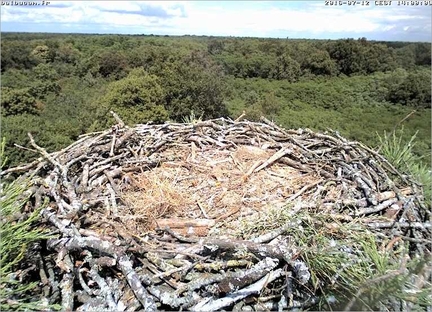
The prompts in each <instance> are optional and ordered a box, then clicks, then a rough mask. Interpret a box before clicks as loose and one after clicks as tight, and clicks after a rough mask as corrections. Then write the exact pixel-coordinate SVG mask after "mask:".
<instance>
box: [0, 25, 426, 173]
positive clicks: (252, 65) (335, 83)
mask: <svg viewBox="0 0 432 312" xmlns="http://www.w3.org/2000/svg"><path fill="white" fill-rule="evenodd" d="M1 93H2V97H1V108H2V110H1V115H2V127H1V128H2V129H1V130H2V136H3V137H5V138H6V142H7V148H6V154H7V156H8V159H9V163H8V164H7V166H11V165H16V164H18V163H21V162H24V161H29V160H31V159H33V158H34V157H36V155H35V153H33V152H32V151H31V150H27V149H24V148H17V147H16V145H19V146H22V147H26V146H27V147H28V141H29V139H28V136H27V132H32V134H33V135H34V137H35V140H36V141H37V142H38V144H39V145H41V146H44V147H46V148H47V150H48V151H54V150H56V149H60V148H62V147H64V146H66V145H67V144H70V143H71V142H73V141H74V140H76V139H77V138H78V136H79V135H81V134H83V133H86V132H89V131H96V130H100V129H102V128H105V127H108V126H110V125H112V122H113V121H112V120H111V115H110V114H109V111H110V110H114V111H116V112H117V113H118V114H119V115H120V116H121V117H122V118H123V119H124V120H125V121H126V122H127V123H129V124H131V125H132V124H135V123H147V122H157V123H160V122H165V121H168V120H172V121H183V120H184V119H185V118H187V117H188V116H190V115H191V113H193V114H195V116H202V118H215V117H220V116H224V117H231V118H237V117H238V115H240V114H241V113H242V112H243V111H246V113H247V115H246V118H247V119H256V118H259V116H260V115H265V116H266V117H268V118H271V119H273V120H275V121H276V122H278V123H280V124H282V126H284V127H294V128H299V127H301V128H311V129H313V130H320V131H324V130H326V129H328V128H332V129H334V130H338V131H340V132H341V134H343V135H345V136H347V137H349V138H351V139H355V140H359V141H362V142H364V143H366V144H368V145H376V144H378V140H377V136H376V133H380V134H382V133H383V131H387V132H389V131H392V130H393V128H394V127H395V126H398V125H399V122H400V121H401V120H403V119H404V117H405V116H407V115H409V114H410V113H411V112H413V111H415V112H414V113H413V114H411V115H410V117H409V118H408V119H407V120H405V121H404V122H403V126H404V128H405V134H406V136H407V138H408V137H411V136H412V135H413V134H414V133H416V132H417V131H418V135H417V138H418V140H419V144H417V146H416V150H415V152H416V153H417V154H418V155H426V154H427V153H429V151H430V148H431V143H430V142H431V134H430V127H431V121H430V109H431V45H430V43H408V42H375V41H369V40H367V39H366V38H359V39H351V38H348V39H340V40H302V39H260V38H234V37H197V36H185V37H168V36H163V37H162V36H127V35H78V34H77V35H75V34H40V33H37V34H36V33H35V34H33V33H2V38H1ZM399 126H402V125H399Z"/></svg>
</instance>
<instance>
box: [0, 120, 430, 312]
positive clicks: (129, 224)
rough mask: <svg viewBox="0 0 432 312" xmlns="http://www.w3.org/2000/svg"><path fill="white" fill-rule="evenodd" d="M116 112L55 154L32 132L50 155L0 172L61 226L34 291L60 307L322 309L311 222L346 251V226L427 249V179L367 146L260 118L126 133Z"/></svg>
mask: <svg viewBox="0 0 432 312" xmlns="http://www.w3.org/2000/svg"><path fill="white" fill-rule="evenodd" d="M114 115H115V114H114ZM115 117H116V118H117V120H118V124H117V125H116V126H113V127H112V128H111V129H109V130H107V131H103V132H98V133H91V134H87V135H84V136H82V137H81V138H80V139H79V140H77V141H76V142H75V143H73V144H71V145H70V146H69V147H67V148H65V149H63V150H61V151H59V152H54V153H47V152H46V151H45V150H44V149H43V148H42V147H40V146H38V145H37V144H36V143H35V142H34V140H33V138H32V137H31V135H30V138H31V144H32V145H33V147H34V148H35V149H36V150H37V151H38V152H39V153H40V154H41V155H42V157H41V158H40V159H38V160H37V161H35V162H33V163H30V164H27V165H23V166H20V167H16V168H10V169H7V170H4V171H3V172H1V176H2V177H3V179H5V180H7V179H9V178H16V177H17V175H19V176H20V178H30V179H31V181H32V187H31V188H30V189H29V190H28V194H27V195H30V196H31V201H30V203H29V205H30V207H26V209H27V210H29V209H30V208H31V209H37V208H39V207H41V206H43V207H44V209H43V210H42V215H43V218H44V222H45V224H47V225H48V226H49V227H50V228H51V229H53V231H54V232H55V233H57V234H58V235H57V237H56V238H53V239H50V240H48V242H47V244H46V246H43V247H41V248H39V249H38V251H37V252H38V253H39V259H40V262H39V264H38V268H39V270H40V272H41V273H40V276H41V277H42V276H45V278H44V279H43V280H42V283H43V287H41V294H40V295H41V296H45V298H48V299H49V302H50V303H60V304H61V306H62V308H63V310H69V311H72V310H78V311H88V310H97V311H102V310H111V311H135V310H141V309H144V310H146V311H155V310H156V309H158V310H180V309H182V310H196V311H212V310H217V309H229V310H232V309H237V310H241V309H243V310H248V309H249V310H251V309H255V310H262V309H295V308H307V307H309V306H314V305H315V304H316V303H317V302H318V301H319V299H320V298H319V296H320V294H322V289H324V288H325V287H327V286H329V285H330V284H332V283H333V284H335V283H337V276H333V277H331V278H330V277H329V278H328V280H326V279H325V278H322V277H319V274H316V272H314V271H313V270H314V268H310V267H309V266H308V262H307V261H306V260H307V257H306V256H305V255H309V254H310V253H308V252H307V250H310V248H311V247H312V246H305V245H302V242H300V241H298V240H299V237H300V236H299V235H298V233H299V232H301V233H305V235H309V236H311V235H312V236H313V235H315V234H307V233H309V232H307V231H306V230H305V229H306V228H307V226H313V227H315V230H316V232H314V233H318V232H319V233H321V232H326V235H327V234H328V235H331V237H332V238H331V239H332V240H333V241H334V242H335V243H334V245H335V246H336V245H337V242H339V243H338V244H339V245H338V247H337V248H339V249H338V250H339V251H340V250H344V252H345V253H346V254H347V255H348V256H349V257H348V258H349V259H352V258H354V257H355V255H356V253H355V252H353V251H350V250H349V249H350V248H349V246H348V245H346V244H348V242H345V241H344V239H345V238H346V233H347V232H346V228H347V227H350V230H349V231H355V230H356V229H358V230H359V232H365V231H370V232H371V233H375V234H376V237H377V239H379V240H380V241H381V242H382V243H383V244H385V247H386V248H389V249H395V248H396V246H397V245H398V244H399V245H401V244H403V243H404V242H408V244H410V245H409V246H410V247H409V255H410V256H411V257H415V256H416V255H422V256H423V255H425V254H427V253H429V252H430V246H429V245H428V241H427V239H428V237H429V236H430V233H431V223H430V215H429V211H428V210H427V208H426V207H425V205H424V201H423V195H422V188H421V186H420V185H418V184H417V183H415V182H414V181H413V180H412V179H411V178H410V177H409V176H406V175H403V174H401V173H399V172H398V171H397V170H396V169H395V168H394V167H393V166H392V165H391V164H390V163H389V162H388V161H387V160H386V159H385V158H384V157H382V156H381V155H379V154H378V153H377V152H375V151H374V150H372V149H370V148H368V147H366V146H364V145H363V144H361V143H358V142H351V141H348V140H346V139H344V138H343V137H341V136H340V135H338V134H337V133H333V134H321V133H315V132H312V131H310V130H308V129H299V130H285V129H282V128H280V127H278V126H277V125H275V124H274V123H272V122H270V121H268V120H266V119H265V118H262V122H261V123H256V122H249V121H232V120H227V119H215V120H208V121H200V122H197V123H195V124H177V123H166V124H162V125H147V124H146V125H144V124H141V125H136V126H135V127H133V128H130V127H127V126H125V125H124V124H123V123H122V121H121V120H120V119H119V118H118V117H117V116H115ZM46 202H48V203H46ZM44 205H45V206H44ZM316 235H317V237H318V235H321V234H316ZM308 242H309V243H310V241H308ZM303 243H304V242H303ZM317 244H318V245H319V242H317ZM343 248H345V249H343ZM340 269H341V270H343V268H340ZM317 279H318V281H317ZM351 304H352V302H351Z"/></svg>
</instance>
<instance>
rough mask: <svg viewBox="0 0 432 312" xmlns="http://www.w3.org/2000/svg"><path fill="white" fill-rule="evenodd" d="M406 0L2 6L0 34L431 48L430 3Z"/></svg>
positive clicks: (28, 3)
mask: <svg viewBox="0 0 432 312" xmlns="http://www.w3.org/2000/svg"><path fill="white" fill-rule="evenodd" d="M35 2H37V4H38V5H32V4H34V3H35ZM329 2H333V3H336V4H338V5H328V3H329ZM354 2H356V4H355V5H352V4H353V3H354ZM376 2H381V3H384V2H387V3H391V5H386V6H380V5H377V4H376ZM414 2H417V4H419V5H415V3H414V5H412V3H411V1H4V0H2V1H1V4H2V5H1V31H2V32H4V31H7V32H11V31H16V32H50V33H100V34H105V33H110V34H146V35H149V34H154V35H206V36H242V37H271V38H308V39H340V38H356V39H357V38H360V37H366V38H367V39H368V40H385V41H424V42H431V15H432V14H431V13H432V1H414ZM340 3H342V4H341V5H340ZM348 3H351V5H349V4H348ZM366 3H368V4H369V5H366ZM362 4H364V5H362ZM403 4H408V5H403Z"/></svg>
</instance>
